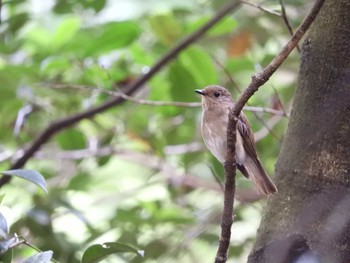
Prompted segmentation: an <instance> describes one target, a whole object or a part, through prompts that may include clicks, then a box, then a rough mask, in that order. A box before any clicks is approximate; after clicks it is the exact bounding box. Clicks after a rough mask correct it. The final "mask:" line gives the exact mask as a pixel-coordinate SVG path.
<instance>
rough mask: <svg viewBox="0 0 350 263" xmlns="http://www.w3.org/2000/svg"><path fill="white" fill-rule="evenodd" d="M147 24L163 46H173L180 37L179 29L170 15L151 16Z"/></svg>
mask: <svg viewBox="0 0 350 263" xmlns="http://www.w3.org/2000/svg"><path fill="white" fill-rule="evenodd" d="M149 23H150V25H151V28H152V30H153V31H154V32H155V34H156V35H157V36H158V38H159V40H160V42H162V43H163V44H164V45H170V44H173V42H174V41H175V40H176V39H178V38H179V37H180V36H181V28H180V26H179V24H178V23H177V21H176V19H175V17H174V16H173V14H171V13H169V14H159V15H155V16H152V17H150V18H149Z"/></svg>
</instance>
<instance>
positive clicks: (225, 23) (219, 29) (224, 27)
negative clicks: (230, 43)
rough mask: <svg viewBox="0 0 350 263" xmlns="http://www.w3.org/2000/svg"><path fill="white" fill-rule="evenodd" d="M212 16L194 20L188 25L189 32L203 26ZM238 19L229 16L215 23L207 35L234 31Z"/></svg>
mask: <svg viewBox="0 0 350 263" xmlns="http://www.w3.org/2000/svg"><path fill="white" fill-rule="evenodd" d="M209 19H210V17H209V16H205V17H201V18H199V19H198V20H196V21H194V22H192V24H190V25H189V26H188V27H187V30H186V31H187V33H191V32H193V31H196V30H197V29H198V28H200V27H201V26H203V25H204V24H205V23H207V22H208V21H209ZM237 24H238V23H237V21H236V20H234V19H233V18H232V17H227V18H225V19H223V20H222V21H221V22H219V23H218V24H217V25H215V26H214V27H213V28H211V29H210V30H209V31H208V33H207V35H208V36H211V37H218V36H222V35H226V34H230V33H232V31H233V30H234V29H235V28H236V27H237Z"/></svg>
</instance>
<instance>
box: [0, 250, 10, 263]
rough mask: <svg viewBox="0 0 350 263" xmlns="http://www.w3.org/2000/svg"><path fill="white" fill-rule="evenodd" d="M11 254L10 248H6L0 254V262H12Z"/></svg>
mask: <svg viewBox="0 0 350 263" xmlns="http://www.w3.org/2000/svg"><path fill="white" fill-rule="evenodd" d="M12 254H13V249H12V248H11V249H9V250H7V251H6V252H5V254H4V255H2V256H0V262H1V263H11V262H12Z"/></svg>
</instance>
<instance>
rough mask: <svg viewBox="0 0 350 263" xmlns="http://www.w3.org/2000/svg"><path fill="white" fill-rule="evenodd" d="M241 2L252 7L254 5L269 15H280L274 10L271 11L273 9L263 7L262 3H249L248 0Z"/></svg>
mask: <svg viewBox="0 0 350 263" xmlns="http://www.w3.org/2000/svg"><path fill="white" fill-rule="evenodd" d="M241 2H242V4H246V5H249V6H252V7H255V8H257V9H259V10H261V11H263V12H265V13H268V14H270V15H274V16H278V17H281V16H282V15H281V14H280V13H278V12H276V11H273V10H270V9H267V8H265V7H263V6H262V5H257V4H254V3H251V2H249V1H245V0H241Z"/></svg>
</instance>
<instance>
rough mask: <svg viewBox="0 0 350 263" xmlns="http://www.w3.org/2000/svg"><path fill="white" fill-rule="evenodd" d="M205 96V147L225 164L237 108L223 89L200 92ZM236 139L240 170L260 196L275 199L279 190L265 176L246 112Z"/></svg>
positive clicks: (241, 115)
mask: <svg viewBox="0 0 350 263" xmlns="http://www.w3.org/2000/svg"><path fill="white" fill-rule="evenodd" d="M195 92H196V93H198V94H200V95H201V100H202V118H201V132H202V137H203V140H204V143H205V144H206V146H207V148H208V149H209V150H210V152H211V153H212V154H213V155H214V157H215V158H216V159H217V160H218V161H219V162H221V163H222V164H224V163H225V161H226V160H225V159H226V145H227V125H228V116H229V112H230V109H231V108H232V107H234V101H233V99H232V97H231V93H230V92H229V91H228V90H227V89H226V88H224V87H221V86H219V85H210V86H207V87H205V88H203V89H196V90H195ZM236 129H237V133H236V134H237V135H236V136H237V137H236V163H237V168H238V170H240V171H241V173H242V174H243V175H244V176H245V177H247V178H248V179H251V180H252V181H253V183H254V184H255V186H256V188H257V190H258V192H259V193H261V194H264V195H267V196H269V195H273V194H275V193H277V187H276V186H275V184H274V183H273V182H272V181H271V179H270V178H269V176H268V175H267V173H266V172H265V170H264V168H263V166H262V164H261V161H260V160H259V157H258V155H257V151H256V147H255V140H254V134H253V131H252V130H251V128H250V124H249V122H248V119H247V117H246V116H245V114H244V113H243V112H241V113H240V114H239V116H238V121H237V128H236Z"/></svg>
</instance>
